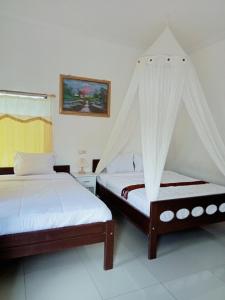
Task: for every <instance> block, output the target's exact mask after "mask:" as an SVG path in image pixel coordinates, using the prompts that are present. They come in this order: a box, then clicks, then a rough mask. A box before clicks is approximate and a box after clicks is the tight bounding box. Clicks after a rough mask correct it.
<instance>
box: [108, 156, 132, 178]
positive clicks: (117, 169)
mask: <svg viewBox="0 0 225 300" xmlns="http://www.w3.org/2000/svg"><path fill="white" fill-rule="evenodd" d="M106 172H107V173H126V172H134V163H133V153H124V154H120V155H118V156H117V157H116V158H115V159H114V160H113V161H112V162H111V163H110V164H109V165H108V166H107V167H106Z"/></svg>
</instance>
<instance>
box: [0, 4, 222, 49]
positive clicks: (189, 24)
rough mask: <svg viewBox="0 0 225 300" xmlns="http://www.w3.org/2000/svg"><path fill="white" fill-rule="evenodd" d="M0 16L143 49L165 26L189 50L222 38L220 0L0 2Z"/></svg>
mask: <svg viewBox="0 0 225 300" xmlns="http://www.w3.org/2000/svg"><path fill="white" fill-rule="evenodd" d="M0 15H5V16H10V17H15V18H20V19H22V20H25V21H27V22H36V23H40V24H41V23H44V24H52V25H57V26H64V27H70V28H72V29H73V30H76V31H77V32H79V33H80V34H85V35H89V36H93V37H95V38H98V39H102V40H107V41H110V42H113V43H119V44H123V45H126V46H131V47H136V48H143V49H145V48H147V47H148V46H149V44H151V43H152V42H153V41H154V40H155V39H156V38H157V36H158V35H159V33H160V32H161V31H162V30H163V28H164V27H165V26H166V25H169V26H170V28H171V29H172V31H173V32H174V34H175V36H176V37H177V39H178V40H179V42H180V43H181V45H182V46H183V47H184V49H185V50H186V51H188V52H190V51H192V50H195V49H198V48H200V47H204V46H206V45H208V44H211V43H214V42H216V41H218V40H220V39H223V38H225V1H224V0H20V1H18V0H0Z"/></svg>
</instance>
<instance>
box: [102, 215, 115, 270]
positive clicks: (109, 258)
mask: <svg viewBox="0 0 225 300" xmlns="http://www.w3.org/2000/svg"><path fill="white" fill-rule="evenodd" d="M105 226H106V231H105V243H104V269H105V270H110V269H112V268H113V248H114V221H108V222H106V225H105Z"/></svg>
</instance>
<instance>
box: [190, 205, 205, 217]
mask: <svg viewBox="0 0 225 300" xmlns="http://www.w3.org/2000/svg"><path fill="white" fill-rule="evenodd" d="M203 213H204V209H203V207H201V206H196V207H194V208H193V209H192V211H191V214H192V216H193V217H200V216H201V215H202V214H203Z"/></svg>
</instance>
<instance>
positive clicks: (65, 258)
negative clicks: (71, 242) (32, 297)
mask: <svg viewBox="0 0 225 300" xmlns="http://www.w3.org/2000/svg"><path fill="white" fill-rule="evenodd" d="M76 261H79V254H78V248H72V249H68V250H64V251H58V252H51V253H46V254H40V255H35V256H30V257H27V258H25V259H24V260H23V264H24V272H25V274H29V273H32V272H37V271H44V270H48V269H51V270H53V269H54V268H59V267H65V266H70V265H71V263H72V262H73V264H74V265H75V264H76Z"/></svg>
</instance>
